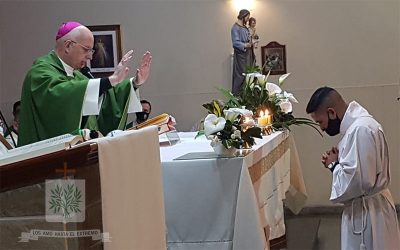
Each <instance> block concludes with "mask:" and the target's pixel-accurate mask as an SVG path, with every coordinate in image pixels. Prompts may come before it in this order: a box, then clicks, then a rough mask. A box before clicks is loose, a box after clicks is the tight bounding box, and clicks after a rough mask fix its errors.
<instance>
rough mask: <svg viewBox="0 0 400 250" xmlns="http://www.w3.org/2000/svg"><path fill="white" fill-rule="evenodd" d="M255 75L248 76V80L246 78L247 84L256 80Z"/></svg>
mask: <svg viewBox="0 0 400 250" xmlns="http://www.w3.org/2000/svg"><path fill="white" fill-rule="evenodd" d="M254 74H255V73H250V74H246V78H245V82H246V84H250V83H252V82H253V80H254Z"/></svg>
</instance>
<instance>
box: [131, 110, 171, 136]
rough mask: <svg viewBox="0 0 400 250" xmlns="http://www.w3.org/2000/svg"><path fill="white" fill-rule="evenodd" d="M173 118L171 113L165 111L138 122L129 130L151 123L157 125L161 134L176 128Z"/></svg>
mask: <svg viewBox="0 0 400 250" xmlns="http://www.w3.org/2000/svg"><path fill="white" fill-rule="evenodd" d="M171 119H172V117H171V116H170V115H169V114H166V113H163V114H161V115H158V116H156V117H153V118H150V119H148V120H147V121H144V122H142V123H140V124H137V125H136V126H133V127H132V128H130V129H128V130H132V129H141V128H145V127H148V126H151V125H155V126H157V127H158V134H159V135H160V134H163V133H166V132H170V131H174V130H175V127H174V126H173V124H172V122H171Z"/></svg>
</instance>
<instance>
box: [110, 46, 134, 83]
mask: <svg viewBox="0 0 400 250" xmlns="http://www.w3.org/2000/svg"><path fill="white" fill-rule="evenodd" d="M132 57H133V50H130V51H128V53H126V54H125V55H124V56H123V57H122V59H121V61H120V62H119V63H118V65H117V68H116V69H115V71H114V73H113V74H112V75H111V76H110V77H109V80H110V83H111V85H112V86H115V85H117V84H118V83H119V82H121V81H123V80H124V79H126V77H127V76H128V72H129V67H128V66H127V65H128V63H129V61H130V60H131V59H132Z"/></svg>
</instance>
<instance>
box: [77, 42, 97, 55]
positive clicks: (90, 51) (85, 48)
mask: <svg viewBox="0 0 400 250" xmlns="http://www.w3.org/2000/svg"><path fill="white" fill-rule="evenodd" d="M71 42H73V43H76V44H78V45H79V46H81V47H82V48H83V49H84V50H85V52H86V53H92V54H93V53H94V52H95V50H94V49H91V48H89V47H86V46H85V45H83V44H80V43H78V42H75V41H73V40H71Z"/></svg>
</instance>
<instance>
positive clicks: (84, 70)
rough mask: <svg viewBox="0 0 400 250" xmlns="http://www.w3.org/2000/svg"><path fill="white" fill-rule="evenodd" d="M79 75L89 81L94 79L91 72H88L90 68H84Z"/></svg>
mask: <svg viewBox="0 0 400 250" xmlns="http://www.w3.org/2000/svg"><path fill="white" fill-rule="evenodd" d="M81 73H82V74H83V75H85V76H86V77H87V78H89V79H94V78H95V77H94V76H93V75H92V72H90V68H89V67H88V66H85V67H83V68H81Z"/></svg>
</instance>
